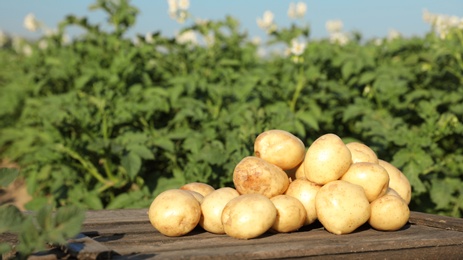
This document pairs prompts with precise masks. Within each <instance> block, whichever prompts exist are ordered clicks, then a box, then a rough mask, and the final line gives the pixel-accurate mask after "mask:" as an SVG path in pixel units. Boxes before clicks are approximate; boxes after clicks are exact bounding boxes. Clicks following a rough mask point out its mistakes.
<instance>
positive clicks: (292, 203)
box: [270, 195, 307, 233]
mask: <svg viewBox="0 0 463 260" xmlns="http://www.w3.org/2000/svg"><path fill="white" fill-rule="evenodd" d="M270 200H271V201H272V202H273V205H275V208H276V209H277V217H276V220H275V222H274V223H273V225H272V227H271V229H272V230H274V231H276V232H281V233H287V232H293V231H296V230H298V229H299V228H300V227H302V226H303V225H304V224H305V221H306V219H307V213H306V211H305V208H304V205H302V203H301V202H300V201H299V200H298V199H296V198H294V197H291V196H289V195H278V196H275V197H273V198H271V199H270Z"/></svg>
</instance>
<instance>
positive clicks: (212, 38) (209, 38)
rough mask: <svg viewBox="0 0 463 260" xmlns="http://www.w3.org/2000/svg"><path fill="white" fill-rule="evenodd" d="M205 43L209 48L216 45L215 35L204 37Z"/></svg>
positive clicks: (210, 34)
mask: <svg viewBox="0 0 463 260" xmlns="http://www.w3.org/2000/svg"><path fill="white" fill-rule="evenodd" d="M204 42H205V43H206V45H207V46H212V45H214V43H215V35H214V34H213V33H209V34H207V35H205V36H204Z"/></svg>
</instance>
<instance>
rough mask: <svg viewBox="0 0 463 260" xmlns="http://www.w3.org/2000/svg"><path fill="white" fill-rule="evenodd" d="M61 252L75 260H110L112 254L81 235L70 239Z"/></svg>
mask: <svg viewBox="0 0 463 260" xmlns="http://www.w3.org/2000/svg"><path fill="white" fill-rule="evenodd" d="M63 251H64V252H65V253H67V254H69V255H70V256H72V257H75V258H77V259H111V256H112V255H113V254H114V252H113V251H112V250H111V249H109V248H108V247H106V246H104V245H103V244H101V243H98V242H97V241H95V240H93V239H91V238H89V237H87V236H85V235H83V234H79V235H77V236H76V237H75V238H73V239H70V240H69V241H68V244H67V245H66V246H65V247H64V250H63Z"/></svg>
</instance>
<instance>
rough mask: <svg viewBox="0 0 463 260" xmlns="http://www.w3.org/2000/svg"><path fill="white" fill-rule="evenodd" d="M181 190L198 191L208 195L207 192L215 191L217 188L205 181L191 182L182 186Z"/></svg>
mask: <svg viewBox="0 0 463 260" xmlns="http://www.w3.org/2000/svg"><path fill="white" fill-rule="evenodd" d="M180 189H181V190H191V191H196V192H197V193H199V194H201V195H203V196H206V195H207V194H209V193H211V192H213V191H214V190H215V189H214V187H212V186H211V185H209V184H207V183H203V182H190V183H187V184H185V185H183V186H182V187H180Z"/></svg>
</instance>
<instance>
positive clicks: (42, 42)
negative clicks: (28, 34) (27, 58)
mask: <svg viewBox="0 0 463 260" xmlns="http://www.w3.org/2000/svg"><path fill="white" fill-rule="evenodd" d="M46 48H48V42H47V41H46V40H44V39H42V40H40V41H39V49H41V50H45V49H46Z"/></svg>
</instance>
